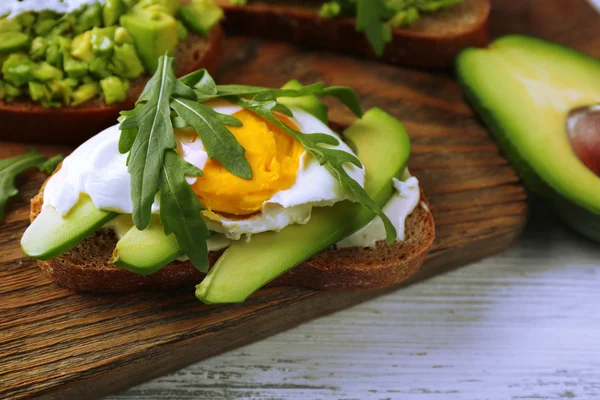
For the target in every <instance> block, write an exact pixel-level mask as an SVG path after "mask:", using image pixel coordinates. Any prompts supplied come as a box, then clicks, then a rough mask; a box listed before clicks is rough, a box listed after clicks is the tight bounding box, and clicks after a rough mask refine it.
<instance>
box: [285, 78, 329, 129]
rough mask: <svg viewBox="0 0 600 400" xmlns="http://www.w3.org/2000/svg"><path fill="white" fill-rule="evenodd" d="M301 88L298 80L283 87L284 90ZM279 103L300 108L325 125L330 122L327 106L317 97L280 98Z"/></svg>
mask: <svg viewBox="0 0 600 400" xmlns="http://www.w3.org/2000/svg"><path fill="white" fill-rule="evenodd" d="M301 87H302V84H301V83H300V82H298V81H297V80H296V79H292V80H291V81H289V82H288V83H286V84H285V85H283V87H282V89H300V88H301ZM277 101H279V102H280V103H281V104H284V105H286V106H288V107H298V108H300V109H302V110H304V111H306V112H307V113H310V114H312V115H314V116H315V117H317V118H318V119H319V120H320V121H321V122H323V123H324V124H327V123H328V122H329V120H328V112H327V106H326V105H325V104H323V102H322V101H321V100H319V98H318V97H317V96H314V95H312V96H302V97H280V98H279V99H277Z"/></svg>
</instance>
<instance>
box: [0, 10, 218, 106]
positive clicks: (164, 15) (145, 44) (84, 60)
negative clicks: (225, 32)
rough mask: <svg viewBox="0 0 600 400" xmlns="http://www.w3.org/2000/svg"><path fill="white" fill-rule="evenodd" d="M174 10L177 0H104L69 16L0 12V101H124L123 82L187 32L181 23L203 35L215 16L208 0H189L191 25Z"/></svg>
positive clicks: (147, 68)
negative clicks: (4, 13) (9, 14)
mask: <svg viewBox="0 0 600 400" xmlns="http://www.w3.org/2000/svg"><path fill="white" fill-rule="evenodd" d="M180 8H181V6H180V3H179V0H106V1H105V2H104V3H102V4H101V3H93V4H89V5H84V6H83V7H81V8H80V9H78V10H76V11H74V12H72V13H70V14H61V13H57V12H55V11H52V10H43V11H39V12H33V11H27V12H23V13H21V14H17V15H16V16H11V17H10V18H8V17H6V16H0V101H4V102H13V101H15V100H19V99H25V100H31V101H34V102H37V103H39V104H41V105H42V106H44V107H62V106H73V107H75V106H78V105H80V104H83V103H85V102H88V101H90V100H93V99H95V98H101V99H102V100H103V101H104V103H106V104H114V103H120V102H122V101H124V100H125V99H126V98H127V91H128V89H129V82H130V81H131V80H133V79H136V78H138V77H140V76H143V75H148V74H152V73H154V72H155V70H156V66H157V62H158V58H159V57H160V56H163V55H165V53H169V54H173V53H174V51H175V48H176V46H177V44H178V41H179V39H180V37H181V38H183V37H184V36H185V35H183V34H182V30H184V31H185V32H187V31H186V30H185V28H184V27H183V23H186V25H189V26H188V28H189V29H191V30H193V31H195V32H197V33H199V34H201V35H204V34H206V33H207V32H208V31H210V29H212V28H213V27H214V25H215V24H217V23H218V21H219V19H220V18H221V14H219V12H221V9H220V8H218V7H217V6H216V5H215V4H214V3H213V0H194V1H191V2H190V3H189V4H187V5H186V6H185V8H186V10H187V12H188V13H193V15H194V16H196V17H198V18H200V17H202V18H201V20H202V21H201V22H202V23H201V25H202V26H201V29H200V28H198V29H195V26H194V24H192V23H189V24H187V22H190V20H189V18H188V19H186V20H179V19H178V18H179V9H180ZM191 22H197V21H196V20H193V21H191ZM49 72H51V73H49ZM107 79H108V80H107Z"/></svg>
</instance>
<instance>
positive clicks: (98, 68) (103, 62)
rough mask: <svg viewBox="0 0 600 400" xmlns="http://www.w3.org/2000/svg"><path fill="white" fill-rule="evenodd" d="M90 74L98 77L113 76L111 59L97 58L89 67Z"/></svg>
mask: <svg viewBox="0 0 600 400" xmlns="http://www.w3.org/2000/svg"><path fill="white" fill-rule="evenodd" d="M88 69H89V71H90V74H91V75H93V76H94V77H96V78H98V79H103V78H108V77H109V76H112V74H113V73H112V71H111V70H110V68H109V60H108V59H107V58H104V57H102V58H96V59H95V60H94V61H92V62H91V63H90V65H89V67H88Z"/></svg>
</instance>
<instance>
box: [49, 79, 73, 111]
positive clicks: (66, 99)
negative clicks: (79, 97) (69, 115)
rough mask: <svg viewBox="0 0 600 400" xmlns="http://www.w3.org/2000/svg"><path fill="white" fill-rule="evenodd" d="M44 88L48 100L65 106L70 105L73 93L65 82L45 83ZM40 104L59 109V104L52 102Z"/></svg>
mask: <svg viewBox="0 0 600 400" xmlns="http://www.w3.org/2000/svg"><path fill="white" fill-rule="evenodd" d="M46 88H47V89H48V90H49V95H48V98H49V99H51V100H58V101H60V102H62V103H64V104H66V105H69V104H70V102H71V94H72V93H73V90H72V89H71V86H70V85H69V84H68V83H67V82H65V81H64V80H54V81H50V82H47V83H46ZM42 104H43V105H45V106H52V107H54V106H56V107H60V104H54V102H52V104H51V103H48V104H44V103H42Z"/></svg>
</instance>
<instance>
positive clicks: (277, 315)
mask: <svg viewBox="0 0 600 400" xmlns="http://www.w3.org/2000/svg"><path fill="white" fill-rule="evenodd" d="M507 3H510V4H507ZM515 3H516V2H515ZM515 3H513V2H505V1H502V2H500V1H499V2H498V4H497V5H496V6H497V7H496V8H495V10H496V11H495V12H496V14H495V15H496V16H497V17H496V18H502V20H500V19H492V26H491V27H492V31H493V32H496V33H501V32H504V31H506V30H511V31H514V30H517V31H523V32H531V31H533V32H538V33H540V34H541V35H542V36H545V37H548V38H551V39H554V40H560V41H562V42H564V43H567V44H571V45H577V46H578V47H580V48H582V49H584V50H588V51H590V52H593V50H595V51H598V50H597V49H598V47H597V46H594V45H593V41H592V40H590V38H594V37H595V38H598V37H600V36H599V35H596V36H590V35H591V34H596V33H597V32H596V31H597V28H596V26H597V25H595V26H594V27H593V28H592V27H591V25H585V24H584V23H582V22H581V21H589V18H590V17H589V16H590V15H593V14H592V13H591V9H590V8H589V6H587V5H585V3H583V1H582V2H581V3H579V2H577V6H576V7H571V5H572V4H573V3H572V2H571V1H570V0H557V1H544V2H543V5H544V6H545V7H544V8H542V7H541V3H542V2H541V1H537V2H536V1H531V2H526V1H523V2H521V3H520V4H519V5H515ZM533 3H539V4H537V5H535V6H534V5H533ZM532 10H534V12H532ZM501 21H510V26H507V24H506V23H505V22H501ZM532 21H533V22H532ZM553 21H554V22H553ZM577 21H579V22H577ZM558 22H560V24H559V23H558ZM548 24H549V25H548ZM575 26H582V27H583V28H582V29H581V30H580V31H583V32H584V33H585V35H584V34H580V33H574V32H580V31H578V30H576V29H571V28H574V27H575ZM592 31H593V32H592ZM586 35H587V36H586ZM228 45H229V46H228V48H229V51H230V53H229V56H228V58H227V60H225V62H224V67H223V69H222V71H221V72H220V74H219V81H220V82H222V83H226V82H234V81H235V82H239V83H248V84H258V85H266V86H279V85H281V84H283V83H284V82H286V81H287V80H288V79H290V78H292V77H295V78H298V79H300V80H301V81H302V82H304V83H310V82H313V81H317V80H322V81H325V82H326V83H327V84H329V85H334V84H342V85H344V84H346V85H351V86H353V87H355V88H356V89H357V91H358V93H359V95H360V97H361V100H362V102H363V105H364V106H365V108H369V107H372V106H379V107H382V108H385V109H386V110H388V111H389V112H390V113H392V114H394V115H395V116H397V117H398V118H400V119H401V120H402V121H404V123H405V125H406V128H407V130H408V132H409V134H410V136H411V138H412V143H413V155H412V158H411V161H410V164H409V166H410V169H411V172H412V173H413V174H415V175H416V176H417V177H418V178H419V179H420V181H421V183H422V186H423V187H424V189H425V192H426V193H427V195H428V197H429V200H430V202H431V206H432V209H433V212H434V216H435V219H436V226H437V238H436V241H435V244H434V246H433V248H432V250H431V253H430V256H429V258H428V260H427V262H426V263H425V265H424V267H423V268H422V269H421V271H420V272H419V273H418V274H417V275H416V276H415V277H413V278H412V279H411V282H414V281H415V280H420V279H423V278H426V277H428V276H430V275H432V274H436V273H440V272H442V271H444V270H447V269H449V268H453V267H456V266H460V265H464V264H467V263H469V262H471V261H474V260H476V259H480V258H482V257H485V256H488V255H491V254H494V253H496V252H499V251H501V250H503V249H505V248H506V247H508V246H510V244H511V243H512V242H513V241H514V240H515V238H516V237H517V236H518V234H519V232H520V231H521V229H522V228H523V225H524V223H525V219H526V215H527V203H526V195H525V192H524V190H523V188H522V187H521V186H520V185H519V183H518V179H517V177H516V175H515V174H514V172H513V170H512V169H511V168H510V167H509V166H508V164H507V162H506V160H505V159H504V158H503V157H502V156H501V154H500V151H499V149H498V147H497V146H496V144H495V143H494V142H493V141H492V140H491V139H490V138H489V137H488V135H487V133H486V132H485V130H484V129H482V127H481V125H480V124H479V122H478V121H477V119H476V118H475V117H474V115H473V112H472V111H471V109H470V108H469V107H468V106H467V105H466V104H465V103H464V101H463V97H462V93H461V91H460V89H459V87H458V85H457V84H456V83H455V82H454V80H453V78H452V76H451V74H449V73H448V74H444V73H441V74H429V73H426V72H418V71H409V70H404V69H400V68H396V67H393V66H388V65H382V64H378V63H375V62H370V61H364V60H357V59H353V58H350V57H344V56H340V55H333V54H328V53H326V52H312V51H300V50H298V49H296V48H294V47H292V46H288V45H285V44H281V43H271V42H268V43H261V42H260V41H258V40H253V39H234V40H230V41H229V43H228ZM331 117H332V119H333V120H336V121H339V122H342V123H344V122H348V121H350V118H351V116H350V115H349V114H348V113H347V112H345V111H343V109H342V108H341V107H339V106H338V105H336V104H333V107H332V112H331ZM0 125H1V122H0ZM0 129H2V127H1V126H0ZM40 129H42V127H40ZM38 148H39V149H40V150H42V151H44V152H45V153H47V154H54V153H56V152H68V151H69V149H68V148H61V147H50V146H40V147H38ZM24 149H25V146H24V145H21V144H18V143H6V142H0V157H6V156H8V155H11V154H17V153H19V152H22V151H24ZM43 179H44V177H43V176H42V175H41V174H31V175H29V176H28V177H27V179H24V180H22V181H21V182H20V187H21V193H20V195H19V196H18V197H17V198H16V199H14V200H13V201H11V202H10V203H9V206H8V209H7V217H6V221H5V223H4V224H2V225H0V398H2V399H5V398H26V397H31V396H43V397H48V398H65V399H70V398H97V397H100V396H102V395H105V394H107V393H111V392H115V391H118V390H119V389H122V388H125V387H128V386H131V385H134V384H136V383H139V382H142V381H145V380H148V379H151V378H153V377H156V376H160V375H164V374H166V373H168V372H170V371H173V370H176V369H179V368H182V367H183V366H185V365H188V364H190V363H192V362H195V361H198V360H201V359H204V358H207V357H210V356H212V355H215V354H218V353H221V352H224V351H227V350H230V349H233V348H235V347H238V346H241V345H244V344H247V343H250V342H253V341H256V340H259V339H262V338H265V337H267V336H269V335H272V334H274V333H277V332H279V331H282V330H284V329H288V328H291V327H293V326H295V325H297V324H300V323H302V322H304V321H307V320H309V319H312V318H316V317H318V316H321V315H325V314H327V313H330V312H333V311H336V310H340V309H342V308H345V307H348V306H351V305H353V304H356V303H359V302H362V301H365V300H368V299H371V298H374V297H377V296H379V295H381V294H383V293H386V292H388V291H391V290H401V288H390V289H385V290H374V291H352V292H317V291H313V290H308V289H303V288H293V287H279V288H269V289H265V290H261V291H259V292H258V293H257V294H256V295H255V296H253V297H252V298H250V299H249V300H248V301H247V302H246V303H245V304H242V305H223V306H210V307H209V306H205V305H203V304H201V303H200V302H198V301H197V300H196V299H195V298H194V294H193V291H192V290H189V289H188V290H183V291H178V292H170V293H145V294H130V295H112V294H103V295H99V294H78V293H73V292H71V291H70V290H67V289H63V288H60V287H58V286H56V285H54V284H53V283H52V282H50V281H49V280H48V279H47V278H46V277H44V276H43V275H42V274H41V273H40V271H39V269H38V268H37V266H36V264H35V262H33V261H31V260H28V259H25V258H24V257H23V255H22V253H21V251H20V249H19V238H20V236H21V234H22V232H23V231H24V230H25V228H26V227H27V225H28V201H29V198H31V197H32V196H33V195H34V194H35V193H36V192H37V190H38V189H39V187H40V184H41V182H42V181H43ZM411 282H408V283H411Z"/></svg>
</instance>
